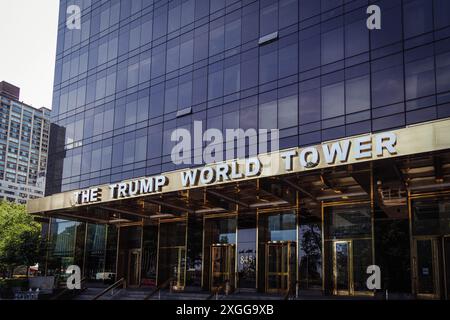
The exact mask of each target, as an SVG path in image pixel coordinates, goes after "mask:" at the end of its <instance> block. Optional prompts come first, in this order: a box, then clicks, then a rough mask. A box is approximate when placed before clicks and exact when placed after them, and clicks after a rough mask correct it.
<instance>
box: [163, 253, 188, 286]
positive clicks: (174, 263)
mask: <svg viewBox="0 0 450 320" xmlns="http://www.w3.org/2000/svg"><path fill="white" fill-rule="evenodd" d="M185 248H186V247H184V246H182V247H165V248H160V249H159V275H158V285H162V286H165V285H164V284H165V283H166V282H167V281H169V282H170V284H169V285H170V288H171V289H172V290H175V291H178V290H184V287H185V276H186V275H185V272H186V267H185V260H186V249H185Z"/></svg>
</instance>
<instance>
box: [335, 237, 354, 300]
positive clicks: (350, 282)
mask: <svg viewBox="0 0 450 320" xmlns="http://www.w3.org/2000/svg"><path fill="white" fill-rule="evenodd" d="M332 243H333V247H332V250H333V294H334V295H338V296H352V295H354V282H353V240H334V241H332ZM339 243H346V244H347V246H348V252H347V265H348V275H347V277H348V290H338V289H337V281H338V278H337V276H338V275H337V257H336V245H337V244H339Z"/></svg>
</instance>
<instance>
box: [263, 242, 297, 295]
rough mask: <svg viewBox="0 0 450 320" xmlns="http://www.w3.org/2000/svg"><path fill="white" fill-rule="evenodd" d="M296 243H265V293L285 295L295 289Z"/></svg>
mask: <svg viewBox="0 0 450 320" xmlns="http://www.w3.org/2000/svg"><path fill="white" fill-rule="evenodd" d="M295 266H296V243H295V242H292V241H273V242H272V241H271V242H268V243H266V268H265V270H266V275H265V278H266V292H268V293H285V292H287V291H288V290H294V288H295V275H296V272H295Z"/></svg>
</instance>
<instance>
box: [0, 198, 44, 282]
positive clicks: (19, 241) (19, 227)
mask: <svg viewBox="0 0 450 320" xmlns="http://www.w3.org/2000/svg"><path fill="white" fill-rule="evenodd" d="M40 238H41V225H40V224H39V223H37V222H35V221H34V220H33V217H32V216H31V215H30V214H28V213H27V211H26V208H25V206H24V205H20V204H16V203H11V202H6V201H0V272H2V273H3V274H5V273H9V274H10V275H12V271H13V270H14V268H15V267H17V266H20V265H26V266H27V267H29V266H30V265H33V264H35V263H36V262H37V261H38V258H39V248H40V241H41V239H40ZM27 275H28V269H27Z"/></svg>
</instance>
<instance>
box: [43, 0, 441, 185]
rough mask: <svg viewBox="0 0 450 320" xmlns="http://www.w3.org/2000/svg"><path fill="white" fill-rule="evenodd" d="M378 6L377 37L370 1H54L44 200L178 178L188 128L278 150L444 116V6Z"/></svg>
mask: <svg viewBox="0 0 450 320" xmlns="http://www.w3.org/2000/svg"><path fill="white" fill-rule="evenodd" d="M374 3H376V4H378V5H379V6H380V7H381V10H382V27H381V30H368V28H367V26H366V19H367V17H368V15H367V14H366V9H367V6H368V4H369V3H368V1H344V0H322V1H318V0H280V1H251V0H248V1H245V0H243V1H234V0H226V1H225V0H216V1H214V0H211V1H209V0H188V1H153V0H131V1H117V0H112V1H92V0H85V1H61V6H60V19H59V21H60V22H59V28H58V48H57V60H56V72H55V83H54V99H53V100H54V101H53V111H52V121H53V122H54V123H55V124H57V125H58V126H59V127H60V130H62V131H64V132H63V133H61V134H60V135H61V136H62V135H64V142H63V141H59V143H58V144H57V146H58V147H57V148H54V149H53V150H52V151H51V152H52V153H51V161H50V163H49V168H50V170H49V171H50V172H55V175H56V176H55V177H53V178H52V179H49V181H48V184H47V187H48V189H47V193H48V194H52V193H56V192H61V191H67V190H73V189H77V188H84V187H87V186H91V185H98V184H102V183H110V182H117V181H121V180H123V179H127V178H132V177H139V176H143V175H150V174H156V173H159V172H166V171H170V170H174V169H176V168H177V167H176V166H175V165H174V164H173V163H172V161H171V158H170V152H171V149H172V146H173V145H174V142H171V141H170V134H171V132H172V131H173V129H174V128H180V127H183V128H186V129H188V130H192V123H193V121H202V122H203V124H204V127H207V128H218V129H221V130H225V129H227V128H243V129H246V128H268V129H271V128H278V129H280V137H281V139H280V148H281V149H283V148H287V147H293V146H298V145H300V146H304V145H311V144H316V143H320V142H322V141H328V140H332V139H338V138H342V137H345V136H350V135H356V134H361V133H367V132H376V131H380V130H388V129H392V128H399V127H404V126H407V125H411V124H415V123H418V122H421V121H428V120H435V119H439V118H444V117H448V116H449V114H450V107H449V102H450V96H449V90H450V86H449V78H450V39H449V35H450V33H449V32H450V31H449V29H448V27H449V26H450V15H449V14H448V12H449V11H450V3H449V2H448V1H445V0H433V1H430V0H415V1H406V0H405V1H400V0H389V1H375V2H374ZM70 4H77V5H79V6H80V8H81V14H82V18H81V21H82V23H81V29H80V30H71V29H69V28H67V27H66V9H67V7H68V6H69V5H70ZM274 32H277V33H278V34H277V35H276V38H275V39H274V40H275V41H271V42H270V43H263V44H258V40H259V39H260V38H261V37H263V36H266V35H269V34H272V33H274ZM185 109H187V112H183V113H182V114H184V116H178V117H177V111H180V110H185ZM61 139H62V138H61ZM59 172H60V174H59V175H57V173H59Z"/></svg>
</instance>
